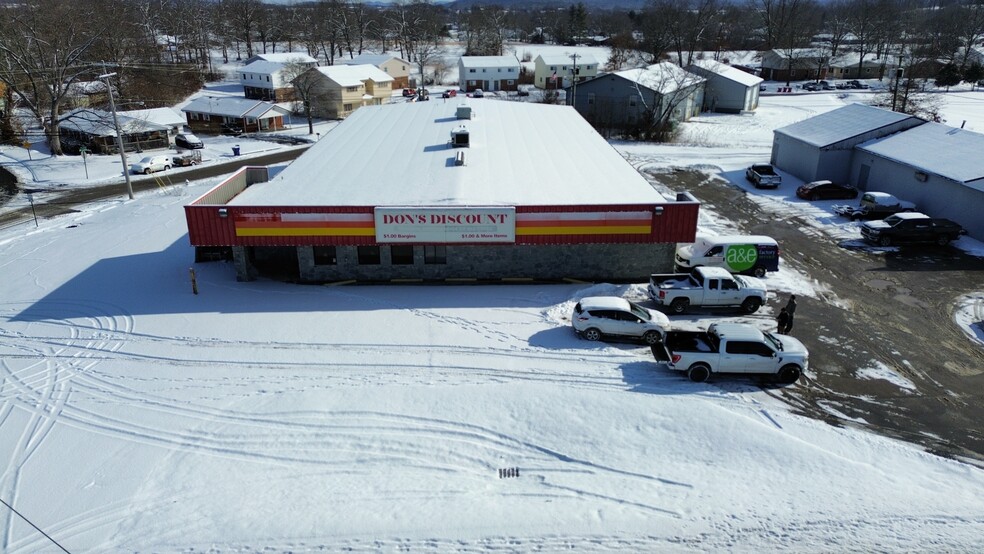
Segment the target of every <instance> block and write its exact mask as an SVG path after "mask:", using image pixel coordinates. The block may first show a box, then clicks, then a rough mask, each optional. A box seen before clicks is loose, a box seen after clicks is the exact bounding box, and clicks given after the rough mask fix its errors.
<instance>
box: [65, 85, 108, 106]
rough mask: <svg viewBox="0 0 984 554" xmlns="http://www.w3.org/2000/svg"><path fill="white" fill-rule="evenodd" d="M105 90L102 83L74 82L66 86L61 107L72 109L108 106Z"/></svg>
mask: <svg viewBox="0 0 984 554" xmlns="http://www.w3.org/2000/svg"><path fill="white" fill-rule="evenodd" d="M107 90H108V89H107V88H106V83H105V82H104V81H75V82H74V83H72V84H70V85H69V86H68V90H67V91H66V95H65V102H64V103H63V107H65V108H68V109H74V108H88V107H90V106H102V105H104V104H108V103H109V94H108V93H107Z"/></svg>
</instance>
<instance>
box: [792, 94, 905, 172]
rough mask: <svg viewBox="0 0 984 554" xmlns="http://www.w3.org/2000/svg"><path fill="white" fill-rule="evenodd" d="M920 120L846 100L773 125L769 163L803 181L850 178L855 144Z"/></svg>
mask: <svg viewBox="0 0 984 554" xmlns="http://www.w3.org/2000/svg"><path fill="white" fill-rule="evenodd" d="M923 123H925V121H924V120H922V119H919V118H918V117H916V116H913V115H908V114H904V113H899V112H893V111H890V110H883V109H881V108H875V107H872V106H866V105H864V104H849V105H847V106H844V107H843V108H837V109H836V110H832V111H829V112H827V113H823V114H820V115H817V116H814V117H811V118H809V119H804V120H803V121H798V122H796V123H793V124H792V125H787V126H785V127H782V128H779V129H776V130H775V132H774V138H773V141H772V164H773V165H775V166H776V167H778V168H779V169H782V170H783V171H787V172H789V173H791V174H793V175H794V176H796V177H798V178H800V179H802V180H803V181H806V182H810V181H817V180H820V179H828V180H831V181H834V182H837V183H848V182H852V181H851V180H850V179H849V177H850V175H849V172H850V169H851V159H852V158H853V156H854V147H855V146H857V145H859V144H861V143H863V142H867V141H869V140H873V139H877V138H881V137H886V136H889V135H893V134H895V133H898V132H900V131H904V130H906V129H911V128H913V127H916V126H919V125H922V124H923ZM858 184H859V186H860V183H858ZM862 188H863V187H862Z"/></svg>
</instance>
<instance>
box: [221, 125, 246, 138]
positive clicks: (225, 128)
mask: <svg viewBox="0 0 984 554" xmlns="http://www.w3.org/2000/svg"><path fill="white" fill-rule="evenodd" d="M222 134H223V135H232V136H236V137H238V136H239V135H241V134H243V128H242V127H241V126H239V125H237V124H235V123H223V124H222Z"/></svg>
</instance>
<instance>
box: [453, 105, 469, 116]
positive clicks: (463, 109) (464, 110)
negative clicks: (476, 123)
mask: <svg viewBox="0 0 984 554" xmlns="http://www.w3.org/2000/svg"><path fill="white" fill-rule="evenodd" d="M471 116H472V109H471V106H465V105H461V106H458V111H457V112H455V117H457V118H458V119H471Z"/></svg>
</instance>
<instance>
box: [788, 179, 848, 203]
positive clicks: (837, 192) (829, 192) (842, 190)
mask: <svg viewBox="0 0 984 554" xmlns="http://www.w3.org/2000/svg"><path fill="white" fill-rule="evenodd" d="M796 196H799V197H800V198H802V199H804V200H833V199H850V198H857V197H858V189H856V188H854V187H852V186H851V185H839V184H837V183H832V182H830V181H813V182H812V183H806V184H804V185H800V187H799V188H798V189H796Z"/></svg>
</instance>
